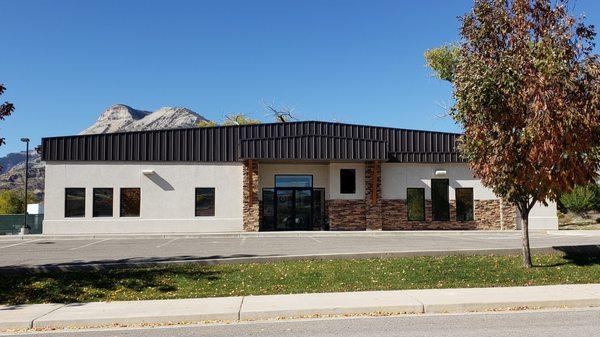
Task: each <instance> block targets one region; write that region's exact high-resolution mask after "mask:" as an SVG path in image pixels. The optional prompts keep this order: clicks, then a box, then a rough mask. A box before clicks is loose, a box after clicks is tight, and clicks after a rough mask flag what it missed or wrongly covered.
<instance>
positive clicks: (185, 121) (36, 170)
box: [0, 104, 206, 200]
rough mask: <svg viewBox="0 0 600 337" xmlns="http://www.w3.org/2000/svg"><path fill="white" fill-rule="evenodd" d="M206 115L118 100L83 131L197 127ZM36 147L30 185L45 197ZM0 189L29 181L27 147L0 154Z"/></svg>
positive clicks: (31, 159) (30, 159)
mask: <svg viewBox="0 0 600 337" xmlns="http://www.w3.org/2000/svg"><path fill="white" fill-rule="evenodd" d="M205 120H206V118H204V117H203V116H201V115H199V114H197V113H195V112H194V111H192V110H190V109H187V108H180V107H176V108H171V107H165V108H160V109H158V110H156V111H154V112H149V111H142V110H136V109H133V108H131V107H129V106H127V105H124V104H115V105H113V106H111V107H109V108H108V109H106V110H105V111H104V112H102V113H101V114H100V117H98V119H97V120H96V122H95V123H94V124H92V125H91V126H90V127H88V128H86V129H85V130H83V131H82V132H81V134H97V133H111V132H125V131H143V130H159V129H173V128H189V127H195V126H196V125H197V124H198V123H199V122H201V121H205ZM40 159H41V158H40V155H39V154H38V153H37V152H36V151H30V152H29V161H30V162H29V165H30V166H29V170H30V171H29V186H30V189H31V190H32V191H33V192H34V193H35V194H36V196H37V197H38V198H39V199H40V200H41V199H43V193H44V163H43V162H42V161H41V160H40ZM0 166H2V171H0V190H2V189H22V188H23V186H24V185H25V176H24V173H25V151H23V152H18V153H9V154H8V155H6V156H5V157H1V158H0Z"/></svg>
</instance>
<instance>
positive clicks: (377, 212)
mask: <svg viewBox="0 0 600 337" xmlns="http://www.w3.org/2000/svg"><path fill="white" fill-rule="evenodd" d="M373 177H374V179H375V189H374V190H373ZM373 194H375V195H373ZM373 198H374V200H373ZM365 208H366V209H365V217H366V228H367V229H368V230H381V229H382V228H383V217H382V208H381V163H380V162H378V161H375V162H368V163H367V164H366V165H365Z"/></svg>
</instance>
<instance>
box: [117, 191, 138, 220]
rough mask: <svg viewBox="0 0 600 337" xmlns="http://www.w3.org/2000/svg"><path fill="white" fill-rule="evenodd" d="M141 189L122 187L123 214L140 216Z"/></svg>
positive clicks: (123, 215)
mask: <svg viewBox="0 0 600 337" xmlns="http://www.w3.org/2000/svg"><path fill="white" fill-rule="evenodd" d="M140 204H141V191H140V189H139V188H122V189H121V212H120V214H121V216H122V217H136V216H140Z"/></svg>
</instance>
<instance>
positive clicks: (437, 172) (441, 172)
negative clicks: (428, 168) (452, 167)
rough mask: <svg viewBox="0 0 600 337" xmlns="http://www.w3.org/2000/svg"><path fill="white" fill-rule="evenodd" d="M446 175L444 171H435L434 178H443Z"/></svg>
mask: <svg viewBox="0 0 600 337" xmlns="http://www.w3.org/2000/svg"><path fill="white" fill-rule="evenodd" d="M446 173H447V172H446V170H435V175H436V176H445V175H446Z"/></svg>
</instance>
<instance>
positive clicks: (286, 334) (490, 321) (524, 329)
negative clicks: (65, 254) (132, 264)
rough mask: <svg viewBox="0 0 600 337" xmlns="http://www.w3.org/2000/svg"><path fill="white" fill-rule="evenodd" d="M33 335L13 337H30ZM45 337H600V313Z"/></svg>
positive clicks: (370, 320) (446, 317)
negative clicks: (29, 336)
mask: <svg viewBox="0 0 600 337" xmlns="http://www.w3.org/2000/svg"><path fill="white" fill-rule="evenodd" d="M26 335H30V334H23V333H20V334H13V335H11V334H8V335H7V336H26ZM31 335H34V336H39V337H41V336H44V337H75V336H81V337H192V336H193V337H209V336H210V337H226V336H227V337H237V336H248V337H252V336H261V337H292V336H294V337H295V336H311V337H333V336H335V337H339V336H344V337H364V336H370V337H392V336H394V337H398V336H411V337H421V336H423V337H425V336H428V337H429V336H436V337H482V336H488V337H500V336H502V337H508V336H519V337H542V336H543V337H547V336H561V337H581V336H586V337H598V336H600V311H599V310H597V309H587V310H557V311H520V312H502V313H477V314H440V315H437V314H436V315H403V316H395V317H353V318H329V319H307V320H293V321H269V322H260V323H256V322H251V323H237V324H214V325H197V326H170V327H149V328H136V329H131V328H125V329H112V330H95V331H85V330H76V331H70V332H65V331H58V332H56V331H55V332H39V333H32V334H31Z"/></svg>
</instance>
